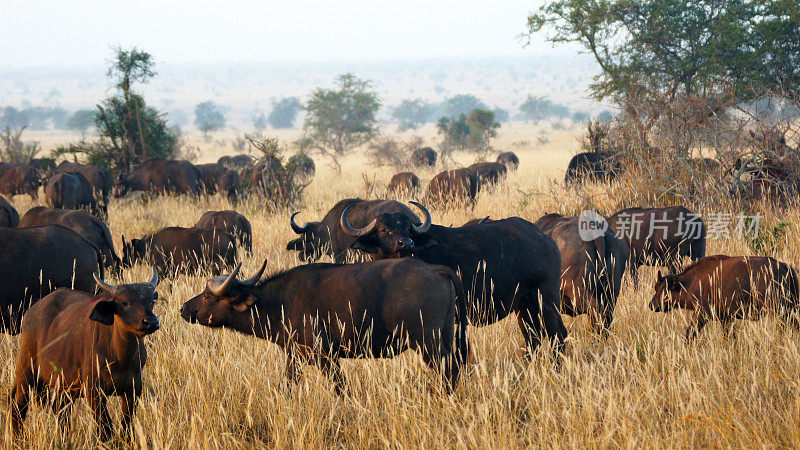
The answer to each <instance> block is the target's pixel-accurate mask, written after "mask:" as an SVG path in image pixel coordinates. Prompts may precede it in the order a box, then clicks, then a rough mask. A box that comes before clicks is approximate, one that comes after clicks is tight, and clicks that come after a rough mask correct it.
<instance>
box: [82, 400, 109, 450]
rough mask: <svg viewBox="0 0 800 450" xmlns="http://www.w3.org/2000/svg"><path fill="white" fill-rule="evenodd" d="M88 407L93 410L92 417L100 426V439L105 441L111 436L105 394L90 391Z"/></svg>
mask: <svg viewBox="0 0 800 450" xmlns="http://www.w3.org/2000/svg"><path fill="white" fill-rule="evenodd" d="M87 400H88V401H89V407H90V408H92V411H93V412H94V419H95V421H96V422H97V425H98V426H99V427H100V441H101V442H107V441H108V439H109V438H110V437H111V417H110V416H109V415H108V405H107V399H106V396H105V394H103V393H102V392H97V391H95V392H92V393H90V394H89V398H88V399H87Z"/></svg>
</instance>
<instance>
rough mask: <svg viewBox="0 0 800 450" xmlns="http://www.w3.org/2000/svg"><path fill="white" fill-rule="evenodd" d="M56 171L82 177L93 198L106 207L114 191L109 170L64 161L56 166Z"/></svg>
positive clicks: (112, 179) (112, 178)
mask: <svg viewBox="0 0 800 450" xmlns="http://www.w3.org/2000/svg"><path fill="white" fill-rule="evenodd" d="M56 171H57V172H64V173H79V174H81V175H83V176H84V177H85V178H86V181H88V182H89V185H90V186H91V187H92V193H93V194H94V197H95V198H96V199H97V200H98V201H102V202H103V204H104V205H106V206H108V203H109V197H110V195H111V191H112V190H113V189H114V175H112V174H111V171H110V170H108V169H106V168H105V167H102V166H93V165H84V164H80V163H75V162H66V161H65V162H62V163H61V164H59V165H58V167H57V168H56Z"/></svg>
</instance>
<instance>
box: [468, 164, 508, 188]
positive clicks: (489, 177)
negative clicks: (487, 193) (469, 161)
mask: <svg viewBox="0 0 800 450" xmlns="http://www.w3.org/2000/svg"><path fill="white" fill-rule="evenodd" d="M467 169H469V170H471V171H473V172H475V175H476V176H477V177H478V187H479V188H480V187H483V186H484V185H487V186H488V185H492V184H497V183H498V182H499V181H500V180H501V179H503V178H505V177H506V174H507V173H508V169H506V166H505V165H503V164H501V163H497V162H476V163H475V164H473V165H471V166H469V167H467Z"/></svg>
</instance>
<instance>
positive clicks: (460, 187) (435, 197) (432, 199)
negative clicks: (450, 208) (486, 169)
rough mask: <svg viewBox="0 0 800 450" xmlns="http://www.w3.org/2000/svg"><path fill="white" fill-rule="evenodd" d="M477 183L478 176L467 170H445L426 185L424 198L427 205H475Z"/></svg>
mask: <svg viewBox="0 0 800 450" xmlns="http://www.w3.org/2000/svg"><path fill="white" fill-rule="evenodd" d="M478 183H479V181H478V176H477V175H476V174H475V172H473V171H471V170H469V169H467V168H462V169H455V170H447V171H444V172H442V173H440V174H438V175H436V176H435V177H433V179H432V180H431V182H430V183H428V190H427V192H426V193H425V197H424V198H425V201H427V202H429V203H435V204H442V205H444V206H447V205H452V204H464V203H468V202H469V203H472V204H475V196H476V195H478Z"/></svg>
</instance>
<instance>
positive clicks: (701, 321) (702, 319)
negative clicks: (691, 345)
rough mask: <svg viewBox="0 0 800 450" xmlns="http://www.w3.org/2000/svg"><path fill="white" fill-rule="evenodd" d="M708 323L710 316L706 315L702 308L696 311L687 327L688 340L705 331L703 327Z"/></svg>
mask: <svg viewBox="0 0 800 450" xmlns="http://www.w3.org/2000/svg"><path fill="white" fill-rule="evenodd" d="M707 323H708V317H706V314H705V313H703V311H702V310H697V311H695V313H694V317H693V318H692V323H691V324H690V325H689V327H688V328H687V329H686V340H687V341H691V340H692V339H694V338H696V337H697V335H698V334H700V332H701V331H703V327H705V326H706V324H707Z"/></svg>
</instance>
